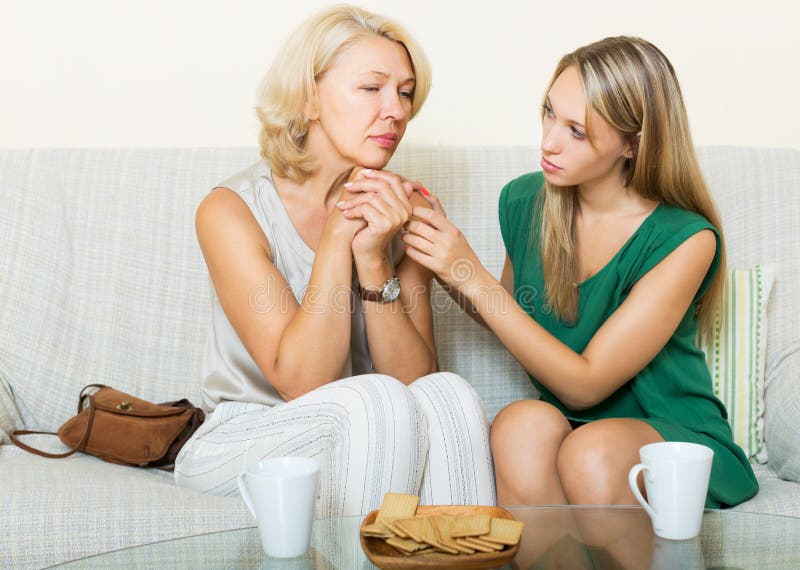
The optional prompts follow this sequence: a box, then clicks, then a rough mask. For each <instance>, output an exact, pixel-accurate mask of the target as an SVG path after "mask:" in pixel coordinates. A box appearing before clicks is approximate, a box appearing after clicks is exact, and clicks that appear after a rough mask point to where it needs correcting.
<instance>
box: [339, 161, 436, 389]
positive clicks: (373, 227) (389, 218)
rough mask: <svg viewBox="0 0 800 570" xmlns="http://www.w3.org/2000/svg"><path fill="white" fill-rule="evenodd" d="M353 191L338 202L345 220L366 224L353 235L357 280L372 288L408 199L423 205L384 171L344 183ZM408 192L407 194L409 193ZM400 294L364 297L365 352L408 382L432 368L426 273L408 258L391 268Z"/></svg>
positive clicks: (380, 278)
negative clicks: (381, 299) (380, 300)
mask: <svg viewBox="0 0 800 570" xmlns="http://www.w3.org/2000/svg"><path fill="white" fill-rule="evenodd" d="M349 189H350V190H351V191H354V192H356V193H359V194H358V196H356V198H355V199H350V200H347V202H346V203H344V204H343V205H342V206H341V207H342V208H344V209H345V215H346V216H347V217H348V218H350V219H364V220H365V221H366V222H367V226H366V227H365V228H364V229H362V230H361V231H360V232H359V233H358V234H357V235H356V237H355V238H354V240H353V253H354V257H355V263H356V268H357V271H358V278H359V282H360V284H361V286H362V287H364V288H367V289H378V288H379V287H380V286H382V285H383V284H384V283H385V282H386V281H387V280H388V279H389V278H391V277H393V276H394V275H393V274H394V271H393V268H392V267H391V264H390V263H389V260H388V258H387V255H386V246H387V244H388V242H389V240H391V239H392V238H393V236H394V235H396V233H397V232H398V231H399V230H400V228H402V226H403V224H404V223H405V222H406V221H407V220H408V217H409V216H410V214H411V204H412V203H414V204H416V205H418V206H427V204H426V203H425V201H424V200H423V199H422V198H420V197H419V196H418V195H417V194H416V193H413V192H411V191H410V190H409V189H408V188H407V187H406V188H404V187H403V180H402V179H401V178H400V177H398V176H396V175H394V174H392V173H389V172H385V171H373V173H372V174H371V175H370V174H369V173H368V174H367V175H366V176H365V177H364V178H362V179H361V180H360V181H357V182H355V183H354V184H353V185H351V186H349ZM409 194H410V196H409ZM396 276H397V278H398V279H399V280H400V297H399V299H398V300H397V301H394V302H392V303H386V304H384V303H378V302H374V301H364V302H363V306H364V320H365V324H366V330H367V341H368V343H369V350H370V356H371V357H372V363H373V367H374V369H375V371H376V372H379V373H383V374H388V375H391V376H394V377H395V378H397V379H399V380H400V381H402V382H404V383H406V384H408V383H411V382H413V381H414V380H416V379H417V378H420V377H421V376H424V375H426V374H429V373H431V372H434V371H436V370H437V369H438V362H437V357H436V348H435V343H434V337H433V314H432V310H431V304H430V280H431V276H432V275H431V272H430V271H429V270H428V269H426V268H425V267H422V266H421V265H419V264H418V263H417V262H415V261H414V260H413V259H410V258H408V257H406V258H404V259H403V260H402V261H401V263H400V265H399V266H398V267H397V275H396Z"/></svg>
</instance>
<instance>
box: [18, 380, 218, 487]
mask: <svg viewBox="0 0 800 570" xmlns="http://www.w3.org/2000/svg"><path fill="white" fill-rule="evenodd" d="M90 388H98V390H97V391H96V392H94V393H91V392H89V389H90ZM204 419H205V413H204V412H203V410H201V409H200V408H197V407H195V406H193V405H192V404H191V402H189V401H188V400H186V399H183V400H177V401H175V402H164V403H162V404H153V403H151V402H147V401H145V400H141V399H139V398H136V397H134V396H131V395H130V394H126V393H125V392H120V391H119V390H115V389H114V388H111V387H109V386H104V385H103V384H89V385H88V386H86V387H85V388H84V389H83V390H81V393H80V396H79V397H78V414H77V415H76V416H73V417H72V418H70V419H69V420H67V421H66V422H65V423H64V425H62V426H61V427H60V428H59V430H58V433H57V434H52V432H42V431H28V430H16V431H14V432H13V433H12V434H11V441H13V442H14V444H16V445H17V446H19V447H21V448H22V449H24V450H26V451H29V452H31V453H35V454H36V455H41V456H42V457H53V458H60V457H69V456H70V455H72V454H73V453H75V452H76V451H83V452H84V453H89V454H91V455H96V456H97V457H99V458H100V459H103V460H105V461H110V462H111V463H120V464H122V465H131V466H138V467H158V468H159V469H165V470H168V471H169V470H171V469H173V468H174V466H175V458H176V457H177V456H178V452H179V451H180V449H181V447H183V444H185V443H186V442H187V441H188V440H189V438H190V437H191V436H192V434H193V433H194V432H195V431H196V430H197V428H198V427H200V424H202V423H203V420H204ZM36 433H48V434H52V435H58V437H59V438H60V439H61V441H62V442H64V444H66V445H67V446H69V447H70V448H71V449H70V450H69V451H67V452H66V453H48V452H46V451H41V450H39V449H34V448H33V447H30V446H29V445H26V444H25V443H22V442H21V441H20V440H19V439H18V438H17V437H16V436H18V435H28V434H36Z"/></svg>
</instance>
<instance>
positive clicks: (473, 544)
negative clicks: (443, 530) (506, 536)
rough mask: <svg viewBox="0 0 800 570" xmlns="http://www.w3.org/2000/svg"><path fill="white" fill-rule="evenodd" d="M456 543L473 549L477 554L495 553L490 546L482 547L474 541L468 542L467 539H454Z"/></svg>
mask: <svg viewBox="0 0 800 570" xmlns="http://www.w3.org/2000/svg"><path fill="white" fill-rule="evenodd" d="M454 540H455V541H456V542H457V543H459V544H461V545H463V546H466V547H467V548H473V549H475V550H477V551H478V552H495V550H496V549H495V548H492V547H490V546H484V545H483V544H479V543H477V542H475V541H474V540H470V539H468V538H456V539H454Z"/></svg>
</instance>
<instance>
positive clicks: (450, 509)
mask: <svg viewBox="0 0 800 570" xmlns="http://www.w3.org/2000/svg"><path fill="white" fill-rule="evenodd" d="M445 514H447V515H462V516H463V515H479V514H487V515H489V516H492V517H495V518H499V519H513V518H514V517H513V516H511V513H509V512H508V511H507V510H505V509H503V508H501V507H482V506H478V505H432V506H429V507H425V506H420V507H417V515H418V516H431V515H445ZM377 516H378V511H372V512H371V513H369V514H368V515H367V516H366V518H365V519H364V520H363V521H362V522H361V527H362V528H363V527H364V526H365V525H368V524H372V523H374V522H375V518H376V517H377ZM360 536H361V548H362V549H363V550H364V553H365V554H366V555H367V558H369V559H370V561H371V562H372V563H373V564H374V565H375V566H377V567H378V568H381V570H408V569H409V568H423V569H424V568H459V569H461V568H463V569H465V570H478V569H480V568H497V567H498V566H503V565H505V564H508V563H509V562H511V561H512V560H513V559H514V556H516V554H517V550H519V544H515V545H514V546H507V547H506V548H504V549H503V550H500V551H498V552H476V553H475V554H458V555H455V554H445V553H443V552H433V553H430V554H420V555H418V556H405V555H403V553H401V552H399V551H398V550H396V549H395V548H394V547H392V546H390V545H388V544H386V541H385V540H383V539H382V538H374V537H371V536H364V535H363V534H361V535H360Z"/></svg>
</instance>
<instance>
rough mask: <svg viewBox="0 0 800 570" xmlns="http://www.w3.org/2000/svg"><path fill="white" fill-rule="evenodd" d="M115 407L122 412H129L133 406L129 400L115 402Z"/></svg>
mask: <svg viewBox="0 0 800 570" xmlns="http://www.w3.org/2000/svg"><path fill="white" fill-rule="evenodd" d="M117 409H118V410H122V411H123V412H129V411H131V410H132V409H133V406H131V404H130V402H124V401H123V402H120V403H119V404H117Z"/></svg>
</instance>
